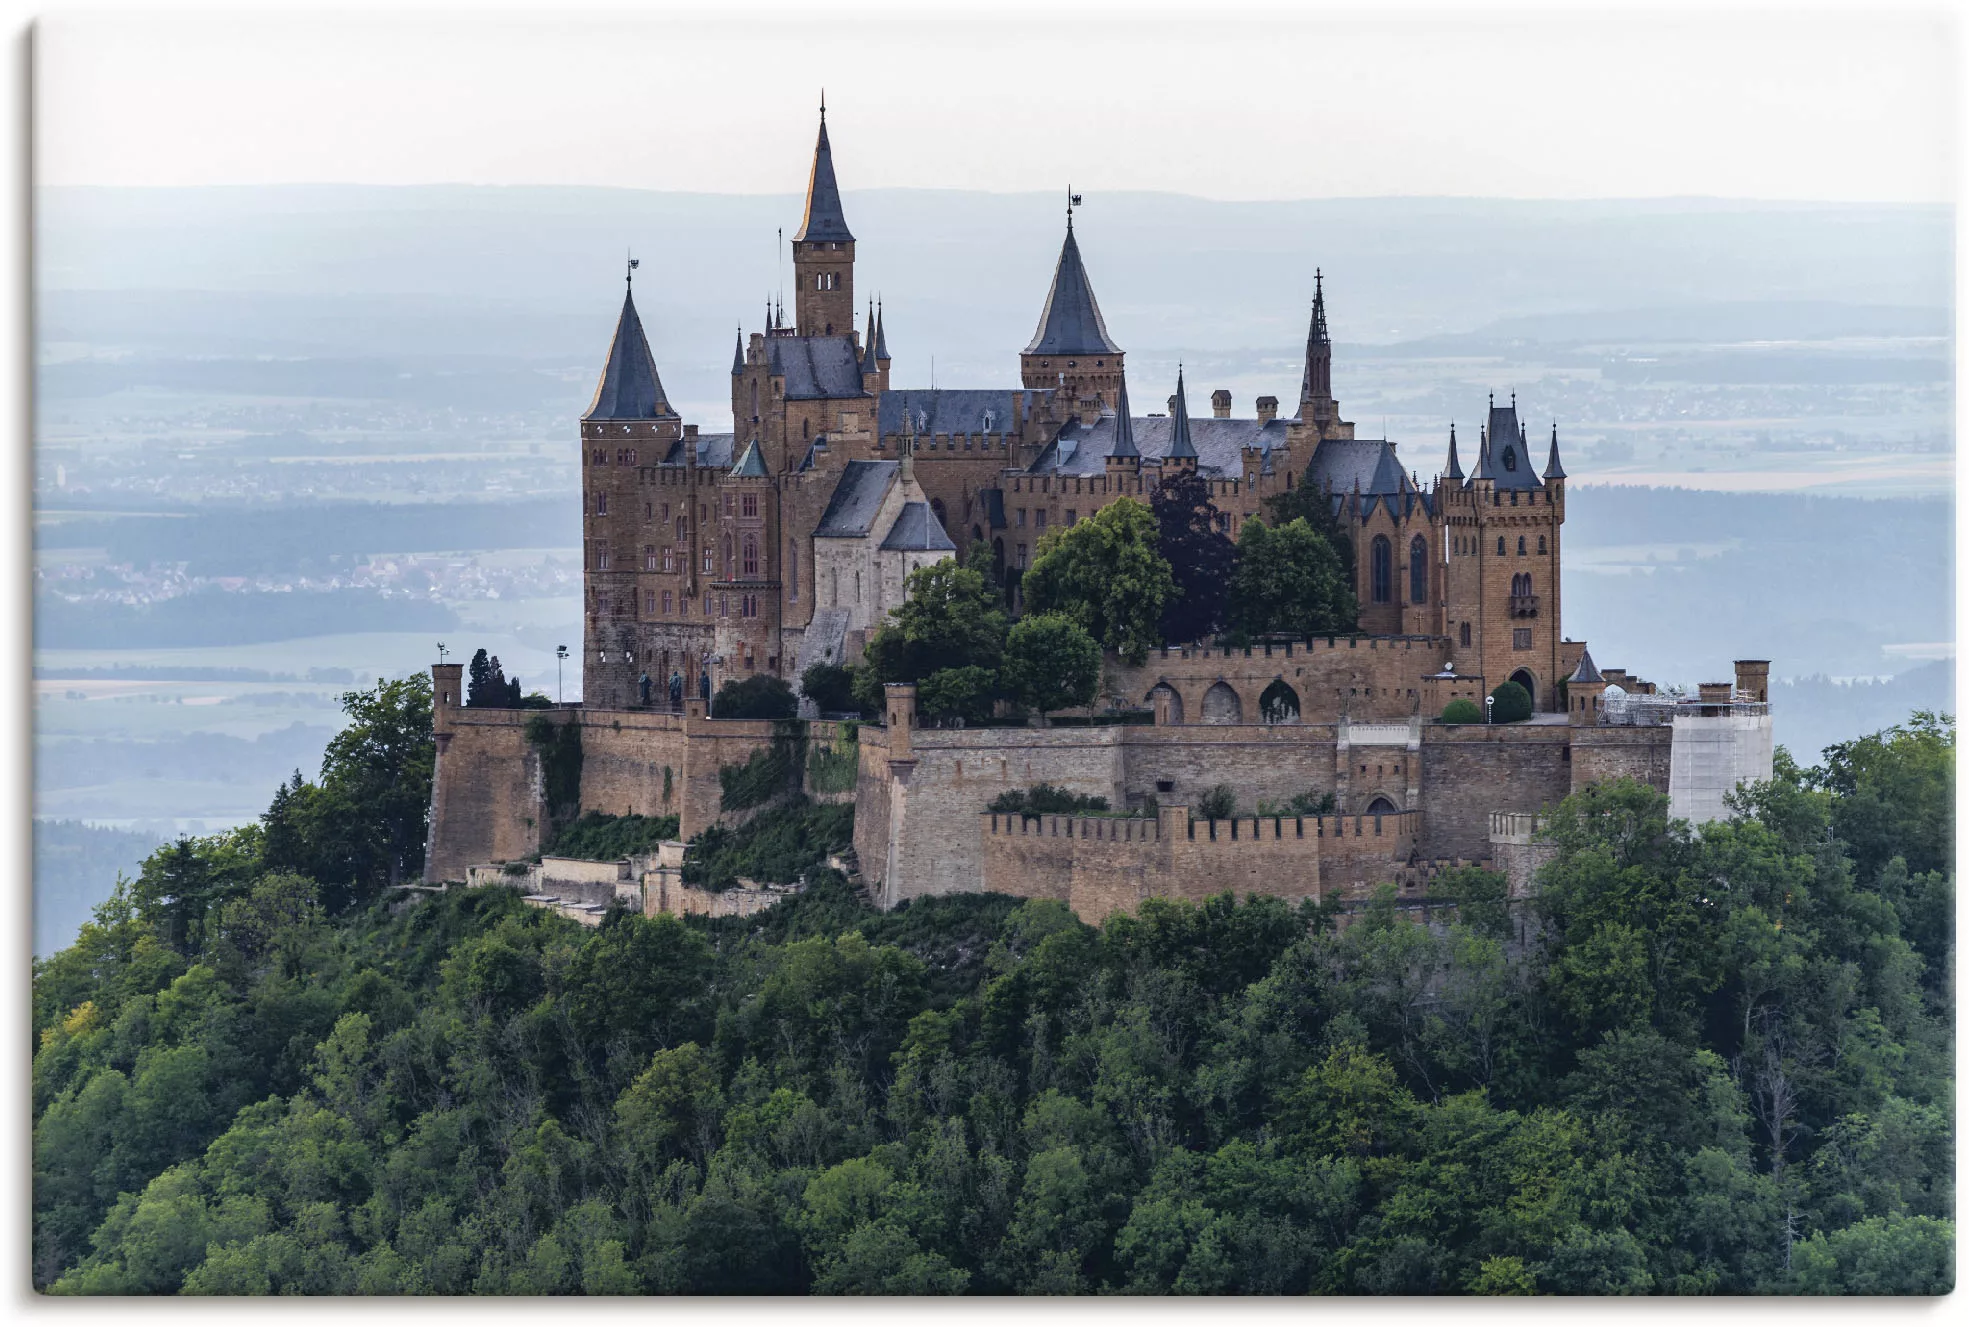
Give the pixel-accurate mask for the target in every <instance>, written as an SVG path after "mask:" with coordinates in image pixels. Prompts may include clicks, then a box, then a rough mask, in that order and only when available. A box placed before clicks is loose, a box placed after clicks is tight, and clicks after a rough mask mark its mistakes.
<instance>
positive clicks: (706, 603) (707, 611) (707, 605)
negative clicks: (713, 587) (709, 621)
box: [704, 594, 711, 617]
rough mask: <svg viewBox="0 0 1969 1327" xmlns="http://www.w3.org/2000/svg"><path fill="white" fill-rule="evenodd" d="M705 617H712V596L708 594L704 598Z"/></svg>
mask: <svg viewBox="0 0 1969 1327" xmlns="http://www.w3.org/2000/svg"><path fill="white" fill-rule="evenodd" d="M704 616H706V617H710V616H711V596H710V595H708V594H707V595H705V596H704Z"/></svg>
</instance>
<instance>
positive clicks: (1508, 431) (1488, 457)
mask: <svg viewBox="0 0 1969 1327" xmlns="http://www.w3.org/2000/svg"><path fill="white" fill-rule="evenodd" d="M1484 436H1485V438H1486V439H1487V440H1488V442H1489V444H1490V445H1489V447H1488V448H1487V449H1486V451H1485V454H1484V461H1485V467H1484V468H1480V469H1479V470H1478V472H1477V474H1476V475H1475V476H1473V478H1479V479H1488V480H1491V481H1493V482H1494V483H1495V484H1496V485H1497V487H1498V488H1500V489H1512V488H1524V489H1530V488H1539V487H1542V485H1540V483H1539V482H1538V472H1537V471H1536V470H1534V469H1533V468H1532V461H1531V452H1530V449H1529V448H1527V447H1526V446H1525V439H1524V430H1523V429H1522V428H1520V427H1519V425H1518V406H1517V403H1516V402H1515V401H1514V402H1513V403H1512V404H1510V405H1507V406H1500V405H1496V404H1492V406H1491V408H1490V426H1489V428H1487V429H1486V430H1485V434H1484Z"/></svg>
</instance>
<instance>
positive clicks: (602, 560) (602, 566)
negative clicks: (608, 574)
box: [595, 547, 608, 571]
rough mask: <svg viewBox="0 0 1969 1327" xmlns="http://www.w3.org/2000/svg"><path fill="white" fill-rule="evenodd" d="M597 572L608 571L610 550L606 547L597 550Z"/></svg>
mask: <svg viewBox="0 0 1969 1327" xmlns="http://www.w3.org/2000/svg"><path fill="white" fill-rule="evenodd" d="M595 570H596V571H607V570H608V549H607V548H605V547H598V548H596V550H595Z"/></svg>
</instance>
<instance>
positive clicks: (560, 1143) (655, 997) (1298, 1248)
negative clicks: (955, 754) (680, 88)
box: [33, 682, 1954, 1294]
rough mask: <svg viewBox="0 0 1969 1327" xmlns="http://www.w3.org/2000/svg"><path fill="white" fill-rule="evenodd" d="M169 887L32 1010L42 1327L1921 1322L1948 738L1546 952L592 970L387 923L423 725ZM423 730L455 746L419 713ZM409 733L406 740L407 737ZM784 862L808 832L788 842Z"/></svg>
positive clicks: (1162, 933) (1651, 818)
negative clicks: (568, 1309) (530, 1315)
mask: <svg viewBox="0 0 1969 1327" xmlns="http://www.w3.org/2000/svg"><path fill="white" fill-rule="evenodd" d="M349 704H350V713H351V717H352V719H353V720H354V723H353V724H352V726H351V729H350V730H349V734H345V736H344V737H343V738H338V739H337V742H338V743H340V744H341V745H340V746H338V747H336V748H332V749H331V752H330V759H329V761H328V762H327V764H326V765H325V767H324V772H323V778H322V781H321V783H320V784H318V785H317V784H303V783H299V782H297V783H296V784H293V785H290V786H288V787H285V788H283V789H282V790H281V794H280V796H279V798H277V799H276V802H275V805H274V806H273V808H271V809H270V811H269V813H268V818H267V821H266V823H265V825H264V826H263V827H261V828H259V829H255V830H251V831H245V832H241V833H237V834H233V835H228V836H223V837H221V838H217V839H208V840H187V841H182V842H180V843H179V844H176V845H172V846H170V847H167V848H165V849H161V850H160V851H159V852H158V853H157V854H155V855H154V856H153V857H152V858H151V859H150V861H149V862H147V863H146V866H145V869H144V872H143V874H142V876H141V877H140V878H139V879H138V880H137V881H136V882H135V883H134V884H133V885H132V886H131V887H130V888H129V889H127V890H125V891H123V892H122V893H121V894H119V896H118V897H117V898H115V899H113V900H112V901H111V902H110V903H108V904H106V905H104V907H103V908H102V909H101V910H100V911H99V913H98V915H97V919H96V921H95V922H94V923H92V924H91V925H89V926H88V927H86V928H84V931H83V934H82V936H81V938H80V939H79V941H78V942H77V943H76V944H75V945H74V946H72V947H71V948H69V949H67V950H65V951H63V952H62V953H60V954H59V955H57V956H55V957H54V958H52V959H50V960H47V961H45V962H43V963H41V964H39V965H38V966H37V969H36V975H35V987H34V1019H35V1030H36V1036H37V1041H36V1047H35V1052H34V1067H33V1091H34V1118H35V1139H34V1158H35V1159H34V1165H35V1194H34V1204H35V1236H34V1239H35V1243H34V1253H33V1258H34V1271H35V1279H36V1283H37V1284H38V1285H40V1286H42V1287H44V1288H48V1289H51V1290H53V1291H55V1292H57V1293H76V1294H108V1293H171V1292H186V1293H201V1294H210V1293H268V1292H282V1291H284V1292H299V1293H321V1294H327V1293H361V1294H369V1293H391V1292H402V1293H454V1294H457V1293H495V1294H522V1293H524V1294H534V1293H584V1292H585V1293H591V1294H609V1293H702V1294H719V1293H755V1294H756V1293H800V1292H819V1293H959V1292H967V1293H973V1294H980V1293H1008V1292H1022V1293H1092V1292H1136V1293H1169V1292H1175V1293H1221V1292H1245V1293H1307V1292H1310V1293H1342V1294H1358V1293H1372V1294H1413V1293H1430V1292H1438V1293H1479V1294H1527V1293H1560V1294H1612V1293H1620V1294H1646V1293H1654V1294H1697V1293H1719V1292H1720V1293H1770V1292H1776V1293H1846V1294H1935V1293H1940V1292H1943V1291H1946V1290H1948V1289H1949V1288H1950V1287H1951V1286H1952V1285H1953V1283H1954V1264H1953V1241H1954V1225H1953V1220H1954V1189H1953V1173H1954V1143H1953V1081H1952V1077H1951V1074H1952V1063H1953V1048H1954V1024H1953V1007H1954V944H1953V933H1952V919H1953V912H1954V904H1953V895H1954V886H1953V877H1952V873H1951V872H1952V860H1953V837H1952V819H1951V815H1952V806H1953V779H1954V774H1953V762H1954V730H1953V726H1952V724H1951V723H1950V721H1948V720H1947V719H1945V718H1936V717H1934V716H1930V715H1925V714H1924V715H1917V716H1915V718H1914V719H1913V721H1911V722H1910V723H1908V724H1906V725H1904V726H1902V727H1900V728H1897V729H1892V730H1889V731H1887V732H1885V733H1883V734H1880V735H1878V736H1876V737H1873V738H1868V739H1864V740H1862V741H1859V742H1854V743H1849V744H1846V745H1845V746H1842V747H1836V748H1832V749H1830V750H1829V751H1828V752H1827V753H1826V757H1825V760H1824V763H1823V764H1822V765H1820V766H1818V767H1816V768H1813V769H1809V770H1801V769H1799V768H1798V767H1796V766H1794V765H1793V764H1792V763H1791V762H1790V761H1789V760H1788V759H1784V758H1782V757H1781V758H1780V760H1779V764H1778V770H1777V777H1776V778H1775V779H1774V780H1773V781H1772V782H1771V783H1769V784H1767V785H1763V786H1760V787H1758V788H1756V789H1755V790H1753V791H1752V792H1751V793H1750V794H1749V795H1748V796H1747V797H1746V798H1745V800H1744V803H1743V807H1742V810H1743V815H1742V816H1741V817H1740V818H1739V819H1737V820H1735V821H1733V822H1731V823H1728V824H1718V825H1712V826H1708V827H1705V828H1704V829H1702V830H1701V831H1700V832H1696V833H1691V832H1690V831H1689V830H1688V828H1687V827H1686V826H1685V825H1681V824H1679V823H1674V822H1670V821H1669V820H1668V819H1667V815H1666V801H1665V799H1664V798H1663V797H1661V796H1660V795H1658V794H1656V793H1654V792H1653V791H1651V790H1649V789H1646V788H1643V787H1640V786H1637V785H1633V784H1619V785H1613V786H1608V787H1604V788H1601V789H1597V790H1593V791H1591V792H1589V793H1587V794H1583V795H1580V796H1578V797H1575V798H1573V799H1571V800H1569V801H1568V802H1567V803H1566V804H1564V805H1563V806H1562V807H1561V808H1559V809H1558V811H1557V813H1556V814H1555V815H1554V817H1553V823H1552V835H1553V838H1554V840H1555V842H1556V844H1557V856H1556V859H1555V860H1554V861H1553V862H1552V864H1551V865H1550V866H1549V867H1548V868H1547V869H1546V871H1545V872H1544V874H1543V875H1542V877H1541V880H1540V886H1541V892H1540V894H1539V897H1538V899H1537V900H1536V903H1535V904H1534V905H1533V906H1532V907H1531V908H1530V909H1529V910H1527V911H1524V912H1522V913H1519V912H1514V910H1513V909H1512V908H1510V907H1507V905H1506V904H1505V903H1504V902H1503V891H1502V881H1501V880H1500V879H1499V878H1498V877H1496V876H1493V875H1490V874H1488V873H1485V872H1481V871H1475V870H1471V871H1465V872H1462V873H1460V874H1458V875H1456V876H1454V877H1452V878H1450V879H1448V880H1447V881H1445V882H1444V885H1443V890H1444V892H1445V893H1446V894H1448V895H1451V896H1454V897H1455V898H1457V899H1458V900H1459V902H1460V906H1459V907H1458V908H1457V909H1456V910H1455V919H1453V920H1452V919H1450V918H1449V916H1448V915H1447V910H1445V911H1444V912H1443V913H1439V915H1438V916H1437V918H1436V921H1435V923H1434V924H1432V925H1427V926H1425V925H1419V924H1416V923H1415V921H1414V920H1413V914H1412V913H1410V912H1407V911H1404V910H1402V909H1400V908H1398V907H1397V906H1396V903H1395V901H1394V900H1393V898H1392V897H1390V896H1385V895H1384V896H1382V897H1379V898H1377V899H1376V900H1374V901H1373V902H1372V903H1371V904H1370V905H1369V906H1367V907H1366V908H1365V909H1364V910H1362V911H1357V912H1353V913H1343V912H1342V911H1341V910H1340V909H1338V908H1315V907H1306V908H1303V909H1300V910H1297V911H1294V910H1292V909H1289V908H1288V907H1286V906H1285V905H1284V904H1282V903H1280V902H1278V901H1277V900H1268V899H1259V900H1252V901H1247V902H1243V903H1237V902H1234V901H1233V900H1231V899H1229V898H1228V897H1226V898H1222V899H1217V900H1213V901H1211V902H1209V903H1208V904H1206V905H1204V906H1201V907H1198V906H1192V905H1188V904H1182V903H1158V902H1150V903H1146V904H1144V905H1143V906H1142V908H1141V910H1140V913H1139V915H1137V916H1134V917H1115V918H1112V919H1110V920H1109V921H1108V922H1107V923H1105V924H1104V925H1103V926H1101V927H1100V928H1098V929H1097V928H1092V927H1088V926H1085V925H1082V924H1081V923H1080V922H1078V921H1077V920H1076V919H1075V918H1074V917H1073V916H1072V914H1071V913H1069V912H1067V911H1066V910H1065V909H1064V908H1063V907H1061V906H1060V905H1058V904H1056V903H1051V902H1044V901H1034V902H1020V901H1018V900H1014V899H1008V898H1003V897H998V896H989V895H972V896H958V897H950V898H943V899H923V900H918V901H916V902H914V903H912V904H910V905H908V906H905V907H903V908H900V909H898V910H896V911H894V912H890V913H878V912H874V911H872V910H870V909H868V908H867V907H865V906H864V905H863V904H862V903H861V902H860V901H859V900H858V898H857V897H856V895H855V894H854V893H853V892H852V891H851V890H849V889H848V888H847V886H846V884H845V883H844V882H842V881H841V880H840V879H839V877H836V876H831V875H825V874H823V875H820V876H819V877H818V879H819V883H818V884H817V885H816V886H815V887H814V888H812V889H810V890H809V891H808V892H807V893H806V894H805V895H803V896H801V897H799V898H797V899H794V900H791V901H789V902H786V903H782V904H780V905H779V906H777V907H775V908H773V909H772V910H770V911H768V912H766V913H763V914H761V915H759V916H755V917H752V918H745V919H736V918H734V919H723V920H719V921H707V920H704V919H701V918H697V919H692V920H690V921H679V920H677V919H675V918H670V917H659V918H656V919H654V920H646V919H643V918H641V917H637V916H632V915H628V914H615V915H611V916H610V917H609V918H608V920H607V921H606V922H604V924H603V925H602V926H601V927H600V928H598V929H590V928H584V927H581V926H579V925H576V924H575V923H573V922H571V921H567V920H564V919H561V918H558V917H556V916H553V915H550V914H548V913H545V912H541V911H538V910H534V909H530V908H528V907H527V906H525V905H524V904H523V903H522V902H521V901H520V899H519V898H518V897H517V895H516V894H515V893H514V892H513V891H509V890H503V889H486V890H478V891H469V892H468V891H463V890H453V891H451V892H450V893H447V894H443V895H439V896H431V897H422V898H417V899H414V900H411V901H407V902H402V901H400V902H398V903H397V904H395V905H392V903H391V902H390V899H391V896H392V893H393V891H392V889H391V883H392V881H393V880H395V879H397V878H400V877H401V876H402V875H403V874H404V873H406V872H407V871H408V869H409V866H410V864H411V863H412V861H413V859H414V854H415V844H416V843H417V842H418V841H420V840H419V839H418V836H417V832H416V830H417V825H416V823H415V816H414V815H413V814H412V811H411V808H413V807H415V806H416V805H417V804H418V803H417V802H416V798H417V797H418V796H419V795H424V796H426V797H427V795H428V786H429V785H428V779H429V769H430V767H429V745H428V726H429V712H428V692H427V691H423V692H420V691H419V690H418V685H417V684H416V683H414V682H413V683H393V684H387V685H386V686H384V687H379V688H378V690H377V691H376V692H372V693H355V694H352V695H351V697H350V698H349ZM420 707H421V708H420ZM420 722H421V724H422V729H421V731H422V733H423V737H422V740H421V741H420V740H418V733H419V728H418V725H419V723H420ZM788 814H792V815H796V816H797V815H800V814H803V812H802V811H801V809H800V808H797V807H796V808H793V809H792V810H791V811H790V812H789V813H788Z"/></svg>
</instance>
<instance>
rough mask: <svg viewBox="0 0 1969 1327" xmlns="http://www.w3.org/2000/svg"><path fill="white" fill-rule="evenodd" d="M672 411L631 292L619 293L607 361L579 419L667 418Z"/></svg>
mask: <svg viewBox="0 0 1969 1327" xmlns="http://www.w3.org/2000/svg"><path fill="white" fill-rule="evenodd" d="M674 413H675V412H674V411H672V410H671V409H670V402H669V400H668V399H667V398H666V397H665V396H664V394H663V381H662V380H661V379H660V378H658V377H657V376H656V360H655V358H654V357H653V356H652V355H651V354H650V348H649V338H648V337H646V336H644V335H643V320H642V319H641V318H639V317H637V316H636V299H635V296H634V295H633V294H625V295H623V297H622V316H621V317H620V318H618V319H616V323H615V340H614V341H612V342H610V343H609V348H608V363H607V364H605V365H604V366H603V367H602V377H601V381H600V382H598V383H596V384H595V399H594V400H592V401H590V402H589V403H588V409H587V411H586V412H585V413H584V414H583V415H582V416H581V417H582V418H583V419H667V418H669V417H671V416H672V415H673V414H674Z"/></svg>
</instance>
